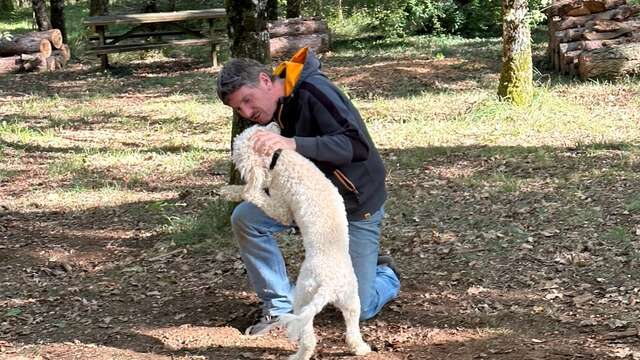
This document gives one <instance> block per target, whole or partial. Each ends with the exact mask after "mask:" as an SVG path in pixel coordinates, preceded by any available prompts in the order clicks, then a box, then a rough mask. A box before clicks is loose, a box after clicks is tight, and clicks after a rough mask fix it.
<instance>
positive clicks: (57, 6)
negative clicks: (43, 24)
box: [50, 0, 67, 43]
mask: <svg viewBox="0 0 640 360" xmlns="http://www.w3.org/2000/svg"><path fill="white" fill-rule="evenodd" d="M50 4H51V27H52V28H54V29H58V30H60V32H61V33H62V42H64V43H66V42H67V31H66V30H65V25H64V0H50Z"/></svg>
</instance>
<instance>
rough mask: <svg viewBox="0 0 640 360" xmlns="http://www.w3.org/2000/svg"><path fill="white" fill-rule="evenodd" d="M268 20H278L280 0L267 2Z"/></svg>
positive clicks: (268, 0)
mask: <svg viewBox="0 0 640 360" xmlns="http://www.w3.org/2000/svg"><path fill="white" fill-rule="evenodd" d="M267 20H278V0H267Z"/></svg>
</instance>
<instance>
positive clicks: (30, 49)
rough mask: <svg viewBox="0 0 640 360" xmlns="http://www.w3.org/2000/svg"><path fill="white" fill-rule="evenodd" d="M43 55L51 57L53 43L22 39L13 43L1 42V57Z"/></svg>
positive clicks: (28, 38)
mask: <svg viewBox="0 0 640 360" xmlns="http://www.w3.org/2000/svg"><path fill="white" fill-rule="evenodd" d="M36 52H39V53H42V54H45V55H46V56H45V58H46V57H48V56H50V55H51V42H50V41H49V40H46V39H38V38H32V37H20V38H17V39H15V40H13V41H11V40H9V41H1V42H0V56H8V55H20V54H24V53H36Z"/></svg>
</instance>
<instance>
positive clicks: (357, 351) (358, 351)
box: [351, 342, 371, 356]
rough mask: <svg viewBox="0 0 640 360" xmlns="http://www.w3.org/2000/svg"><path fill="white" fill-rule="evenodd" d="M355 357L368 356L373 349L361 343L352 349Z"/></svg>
mask: <svg viewBox="0 0 640 360" xmlns="http://www.w3.org/2000/svg"><path fill="white" fill-rule="evenodd" d="M351 351H352V352H353V354H354V355H358V356H361V355H366V354H368V353H370V352H371V347H370V346H369V345H367V343H365V342H361V343H359V344H357V345H355V346H353V347H352V348H351Z"/></svg>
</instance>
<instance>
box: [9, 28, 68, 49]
mask: <svg viewBox="0 0 640 360" xmlns="http://www.w3.org/2000/svg"><path fill="white" fill-rule="evenodd" d="M23 37H29V38H34V39H46V40H49V41H50V42H51V45H52V46H53V47H54V48H55V49H60V48H61V47H62V45H63V44H62V33H61V32H60V30H58V29H51V30H47V31H36V32H30V33H27V34H24V35H20V36H18V37H17V38H16V40H17V39H20V38H23Z"/></svg>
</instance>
